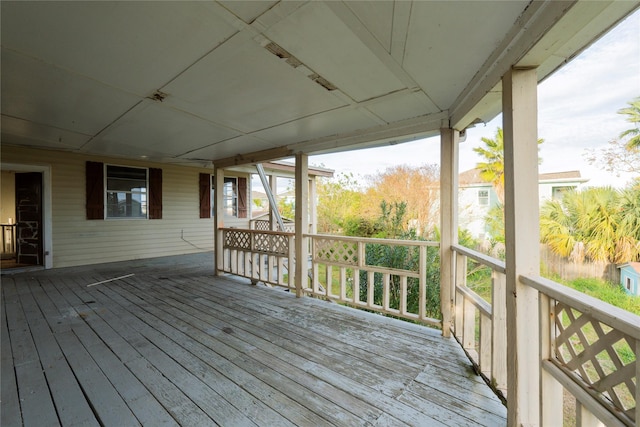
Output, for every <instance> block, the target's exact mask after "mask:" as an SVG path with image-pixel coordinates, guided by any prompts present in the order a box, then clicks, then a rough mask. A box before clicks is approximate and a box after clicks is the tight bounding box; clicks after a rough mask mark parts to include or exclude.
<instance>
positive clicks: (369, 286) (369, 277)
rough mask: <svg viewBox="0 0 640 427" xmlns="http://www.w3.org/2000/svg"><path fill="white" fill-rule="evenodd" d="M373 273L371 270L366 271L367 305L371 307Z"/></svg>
mask: <svg viewBox="0 0 640 427" xmlns="http://www.w3.org/2000/svg"><path fill="white" fill-rule="evenodd" d="M373 279H374V274H373V271H367V307H371V308H373V301H374V299H373V296H374V292H373V291H374V288H375V287H374V285H373V284H374V281H373Z"/></svg>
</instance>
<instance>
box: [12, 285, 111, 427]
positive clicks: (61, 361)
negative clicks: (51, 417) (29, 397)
mask: <svg viewBox="0 0 640 427" xmlns="http://www.w3.org/2000/svg"><path fill="white" fill-rule="evenodd" d="M22 289H23V290H25V291H24V292H21V293H20V302H21V303H22V307H23V310H24V313H25V316H26V318H27V322H28V323H29V328H30V329H31V334H32V336H33V339H34V342H35V344H36V348H37V350H38V355H39V357H40V363H41V364H42V367H43V371H44V374H45V377H46V379H47V384H48V386H49V391H50V393H51V397H52V399H53V402H54V404H55V407H56V412H57V414H58V417H59V418H60V423H61V424H62V425H85V426H92V425H93V426H98V425H100V424H99V423H98V420H96V417H95V415H94V413H93V410H92V409H91V406H90V405H89V403H88V402H87V400H86V399H85V395H84V393H83V391H82V389H81V387H80V385H79V384H78V382H77V381H76V378H75V376H74V373H73V371H72V369H71V367H70V366H69V364H68V363H67V360H66V358H65V356H64V354H63V352H62V350H61V349H60V347H59V346H58V343H57V341H56V339H55V336H54V334H53V332H52V331H51V329H50V328H49V325H48V324H47V321H46V320H45V318H44V317H43V313H44V314H45V315H46V314H53V315H55V314H57V311H56V312H55V313H52V312H51V310H50V308H49V307H48V305H47V304H46V303H47V301H46V297H45V296H44V295H43V294H44V293H43V291H42V288H41V287H40V286H37V284H34V283H32V284H30V286H28V287H27V286H24V287H23V288H22ZM27 289H30V290H31V293H27V292H26V290H27ZM35 296H39V299H40V302H41V303H42V305H38V304H37V303H36V299H35Z"/></svg>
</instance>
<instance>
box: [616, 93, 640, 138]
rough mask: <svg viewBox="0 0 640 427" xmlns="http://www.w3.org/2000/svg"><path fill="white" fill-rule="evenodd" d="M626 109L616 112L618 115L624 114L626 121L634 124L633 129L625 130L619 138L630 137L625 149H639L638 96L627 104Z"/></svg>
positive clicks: (639, 121)
mask: <svg viewBox="0 0 640 427" xmlns="http://www.w3.org/2000/svg"><path fill="white" fill-rule="evenodd" d="M627 105H629V106H628V107H625V108H621V109H620V110H618V114H626V115H627V119H626V120H627V121H628V122H630V123H633V124H634V127H632V128H630V129H627V130H625V131H624V132H622V133H621V134H620V138H626V137H630V138H629V140H628V141H627V142H626V146H627V148H629V149H631V148H638V149H640V128H639V127H638V126H639V125H638V124H639V123H640V96H639V97H637V98H636V99H634V100H633V101H630V102H627Z"/></svg>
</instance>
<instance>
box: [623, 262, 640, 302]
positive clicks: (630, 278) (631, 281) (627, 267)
mask: <svg viewBox="0 0 640 427" xmlns="http://www.w3.org/2000/svg"><path fill="white" fill-rule="evenodd" d="M618 268H619V269H620V284H621V285H622V288H623V289H624V290H625V291H626V292H627V293H628V294H630V295H637V296H640V262H628V263H626V264H622V265H619V266H618Z"/></svg>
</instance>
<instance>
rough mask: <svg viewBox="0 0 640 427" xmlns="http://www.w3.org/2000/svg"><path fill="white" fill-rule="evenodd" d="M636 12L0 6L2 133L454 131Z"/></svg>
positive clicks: (172, 147)
mask: <svg viewBox="0 0 640 427" xmlns="http://www.w3.org/2000/svg"><path fill="white" fill-rule="evenodd" d="M637 7H638V2H633V1H597V2H593V1H580V2H562V1H550V2H529V1H370V2H368V1H330V2H323V1H310V2H304V1H300V2H297V1H286V2H279V1H218V2H214V1H209V2H189V1H182V2H161V1H158V2H106V1H101V2H90V1H87V2H83V1H78V2H56V1H49V2H32V1H28V2H23V1H19V2H11V1H2V2H1V19H2V21H1V27H2V28H1V31H2V34H1V36H2V58H1V59H2V63H1V64H2V70H1V71H2V94H1V95H2V105H1V109H2V143H3V144H21V145H28V146H35V147H43V148H52V149H62V150H69V151H75V152H84V153H92V154H104V155H112V156H120V157H130V158H139V157H142V156H145V157H146V158H149V159H152V160H156V161H163V162H173V163H189V162H193V161H195V162H197V163H198V164H200V165H201V164H202V161H203V160H207V161H208V160H210V161H217V162H218V163H219V164H222V165H228V164H235V163H243V162H247V161H253V160H256V161H257V160H267V159H269V158H277V157H284V156H286V155H291V154H293V153H296V152H306V153H319V152H326V151H339V150H345V149H353V148H360V147H367V146H375V145H381V144H387V143H397V142H403V141H408V140H413V139H416V138H418V137H424V136H430V135H434V134H436V133H437V132H438V129H439V128H440V127H442V126H449V125H451V126H452V127H455V128H457V129H459V130H462V129H464V128H465V127H467V126H469V125H471V124H472V123H473V122H474V121H477V120H482V121H488V120H490V119H491V118H492V117H494V116H495V115H496V114H497V113H498V112H499V111H500V96H501V95H500V78H501V76H502V75H503V74H504V73H505V72H506V71H507V70H508V69H509V68H510V67H512V66H527V67H531V66H535V67H538V75H539V78H540V79H543V78H545V77H546V76H547V75H549V74H550V73H551V72H553V71H554V70H556V69H557V68H558V67H559V66H561V65H562V64H563V63H565V62H566V61H567V60H569V59H571V58H572V57H574V56H575V55H576V54H577V53H579V52H580V51H581V50H582V49H584V48H585V47H586V46H588V45H589V44H590V43H592V42H593V41H594V40H595V39H596V38H597V37H599V36H600V35H602V34H603V32H605V31H606V30H608V29H610V28H611V27H612V26H614V25H615V24H616V23H617V22H618V21H619V20H621V19H622V18H624V17H625V16H626V15H628V14H629V13H631V12H632V11H633V10H634V9H635V8H637ZM274 52H277V53H278V55H276V54H274Z"/></svg>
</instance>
